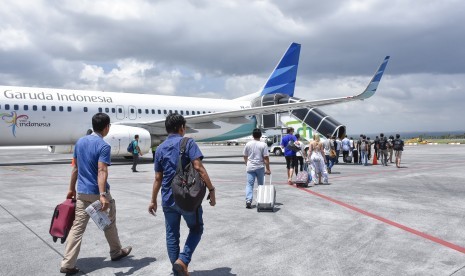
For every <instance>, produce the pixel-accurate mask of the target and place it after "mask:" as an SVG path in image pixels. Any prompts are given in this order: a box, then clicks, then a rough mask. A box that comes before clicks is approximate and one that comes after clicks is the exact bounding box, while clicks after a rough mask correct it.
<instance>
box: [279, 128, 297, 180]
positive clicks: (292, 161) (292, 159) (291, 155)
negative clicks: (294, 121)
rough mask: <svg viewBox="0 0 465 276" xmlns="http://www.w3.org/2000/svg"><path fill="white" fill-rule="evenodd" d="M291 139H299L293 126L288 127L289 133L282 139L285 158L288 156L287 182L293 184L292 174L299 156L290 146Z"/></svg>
mask: <svg viewBox="0 0 465 276" xmlns="http://www.w3.org/2000/svg"><path fill="white" fill-rule="evenodd" d="M290 141H294V142H295V141H297V138H296V137H295V136H294V128H293V127H288V128H287V135H286V136H284V137H283V139H282V140H281V148H283V149H284V158H286V168H287V182H288V184H290V185H292V183H293V182H292V175H293V174H294V167H295V165H297V156H296V153H295V151H293V150H292V149H290V148H289V147H288V144H289V142H290Z"/></svg>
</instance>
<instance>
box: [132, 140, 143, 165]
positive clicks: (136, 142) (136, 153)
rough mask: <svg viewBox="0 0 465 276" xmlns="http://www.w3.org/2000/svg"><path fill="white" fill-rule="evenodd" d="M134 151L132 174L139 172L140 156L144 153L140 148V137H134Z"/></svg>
mask: <svg viewBox="0 0 465 276" xmlns="http://www.w3.org/2000/svg"><path fill="white" fill-rule="evenodd" d="M132 146H133V151H132V167H131V170H132V172H139V171H138V170H137V164H139V155H140V156H142V152H141V151H140V148H139V135H138V134H136V135H134V140H133V141H132Z"/></svg>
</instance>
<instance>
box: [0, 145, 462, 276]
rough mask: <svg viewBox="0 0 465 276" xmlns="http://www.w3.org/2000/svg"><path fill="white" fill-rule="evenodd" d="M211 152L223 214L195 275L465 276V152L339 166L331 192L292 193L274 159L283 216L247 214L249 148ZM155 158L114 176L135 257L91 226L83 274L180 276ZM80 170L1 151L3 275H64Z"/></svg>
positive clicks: (122, 226) (123, 165) (208, 216)
mask: <svg viewBox="0 0 465 276" xmlns="http://www.w3.org/2000/svg"><path fill="white" fill-rule="evenodd" d="M200 148H201V150H202V152H203V154H204V155H205V159H204V165H205V167H206V169H207V171H208V173H209V175H210V178H211V179H212V181H213V183H214V185H215V186H216V191H217V205H216V206H215V207H211V206H209V204H208V203H207V202H204V204H203V209H204V217H203V218H204V223H205V230H204V234H203V237H202V240H201V242H200V244H199V246H198V247H197V249H196V251H195V253H194V256H193V259H192V262H191V263H190V265H189V271H190V272H191V275H192V276H201V275H207V276H217V275H455V276H457V275H465V227H464V226H465V201H464V198H465V185H464V182H465V181H464V179H465V170H464V169H463V168H464V165H465V145H418V146H407V147H406V148H405V151H404V153H403V158H402V167H401V168H396V166H395V165H394V164H390V165H389V166H387V167H383V166H381V165H371V166H359V165H354V164H341V162H340V164H339V165H336V166H335V167H334V168H333V170H332V171H333V173H332V174H330V175H329V176H330V179H329V180H330V184H329V185H317V186H312V187H309V188H297V187H295V186H293V185H292V186H291V185H288V184H287V183H286V180H287V177H286V169H285V162H284V158H283V157H279V156H271V157H270V159H271V170H272V176H273V177H272V184H273V185H275V186H276V190H277V199H276V201H277V208H276V210H275V212H274V213H271V212H266V213H265V212H257V211H256V208H253V209H251V210H250V209H246V208H245V179H246V176H245V166H244V163H243V158H242V149H243V146H229V147H228V146H214V145H200ZM341 160H342V158H341ZM151 161H152V160H151V155H150V154H149V155H147V156H145V157H144V158H143V162H142V163H141V164H140V165H139V166H138V170H139V171H140V172H139V173H132V172H131V169H130V167H131V161H130V160H125V159H115V160H113V165H112V166H111V167H110V168H109V183H110V185H111V191H112V196H113V197H114V198H115V200H116V208H117V227H118V230H119V236H120V239H121V242H122V245H123V246H126V245H132V246H133V251H132V253H131V254H130V255H129V256H128V257H126V258H124V259H122V260H120V261H118V262H112V261H111V260H110V256H109V252H108V251H109V248H108V245H107V243H106V240H105V238H104V235H103V233H102V232H101V231H100V230H99V229H98V228H97V226H96V225H95V224H94V223H93V222H92V220H90V221H89V224H88V227H87V230H86V233H85V234H84V238H83V242H82V247H81V252H80V254H79V258H78V261H77V266H78V267H79V268H80V269H81V270H82V273H80V274H77V275H170V274H171V264H170V262H169V259H168V256H167V252H166V244H165V228H164V217H163V212H162V211H161V208H160V207H159V211H158V212H157V216H155V217H153V216H151V215H149V214H148V212H147V207H148V204H149V202H150V197H151V190H152V184H153V180H154V171H153V163H152V162H151ZM70 163H71V155H69V154H50V153H48V151H47V150H46V149H45V148H43V147H30V148H0V189H1V193H0V256H1V257H0V275H5V276H6V275H15V276H16V275H63V274H61V273H59V269H60V261H61V259H62V257H63V252H64V245H63V244H61V243H60V242H59V241H58V242H57V243H54V242H53V241H52V237H51V236H50V235H49V233H48V231H49V227H50V221H51V217H52V213H53V210H54V208H55V206H56V205H57V204H59V203H61V202H62V201H63V200H64V199H65V196H66V192H67V189H68V183H69V179H70V172H71V166H70ZM159 202H160V200H159ZM182 225H183V227H182V231H181V241H182V244H181V246H183V241H184V240H185V238H186V235H187V227H185V223H184V222H182Z"/></svg>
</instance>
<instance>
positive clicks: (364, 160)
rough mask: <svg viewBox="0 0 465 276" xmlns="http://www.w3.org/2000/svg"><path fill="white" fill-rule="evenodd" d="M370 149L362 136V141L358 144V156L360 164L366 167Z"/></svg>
mask: <svg viewBox="0 0 465 276" xmlns="http://www.w3.org/2000/svg"><path fill="white" fill-rule="evenodd" d="M369 148H370V142H369V141H368V140H367V139H366V136H365V135H363V136H362V141H361V142H360V155H361V160H362V164H363V165H364V166H368V152H369Z"/></svg>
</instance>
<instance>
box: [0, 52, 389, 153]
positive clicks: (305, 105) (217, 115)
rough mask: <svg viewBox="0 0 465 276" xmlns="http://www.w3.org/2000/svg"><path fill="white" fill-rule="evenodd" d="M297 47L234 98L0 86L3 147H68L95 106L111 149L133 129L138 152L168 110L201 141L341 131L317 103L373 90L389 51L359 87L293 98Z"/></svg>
mask: <svg viewBox="0 0 465 276" xmlns="http://www.w3.org/2000/svg"><path fill="white" fill-rule="evenodd" d="M300 48H301V45H300V44H298V43H291V45H290V46H289V48H288V49H287V51H286V52H285V53H284V55H283V56H282V58H281V59H280V61H279V62H278V64H277V66H276V68H275V69H274V70H273V72H272V73H271V75H270V76H269V78H268V80H267V82H266V83H265V85H264V86H263V88H262V89H260V90H259V91H258V92H255V93H252V94H249V95H246V96H242V97H238V98H235V99H211V98H197V97H181V96H164V95H149V94H135V93H119V92H102V91H83V90H69V89H53V88H35V87H17V86H0V118H1V121H0V146H49V151H50V152H52V153H71V152H72V150H73V145H74V144H75V143H76V141H77V140H78V139H79V138H80V137H82V136H84V135H86V134H90V133H92V123H91V121H92V120H91V118H92V116H93V115H94V114H95V113H97V112H104V113H107V114H108V115H109V116H110V118H111V128H110V132H109V134H108V135H107V136H106V137H105V141H107V142H108V143H109V144H110V145H111V148H112V156H130V155H131V154H130V153H128V152H127V145H128V144H129V143H130V142H131V141H132V140H133V138H134V135H135V134H138V135H139V137H140V139H139V147H140V148H141V151H142V152H143V153H148V152H149V151H150V149H151V147H153V146H156V145H159V144H160V143H161V142H163V141H164V140H165V139H166V137H167V134H166V131H165V126H164V122H165V118H166V116H167V114H169V113H179V114H181V115H183V116H184V117H185V119H186V122H187V123H186V127H187V134H186V136H188V137H192V138H194V139H195V140H196V141H199V142H208V141H226V140H230V139H236V138H240V137H244V136H247V135H250V133H251V132H252V130H253V129H254V128H256V127H259V128H263V129H266V128H273V127H277V126H279V125H281V124H283V123H284V124H285V123H286V121H285V120H290V119H292V120H296V119H298V120H300V121H302V122H303V123H305V124H307V125H308V126H309V127H311V128H312V129H313V130H314V131H316V132H319V133H322V134H326V133H331V134H334V135H336V136H339V137H342V136H343V135H344V134H345V126H344V125H342V124H340V123H338V122H337V121H335V120H334V119H332V118H331V117H329V116H327V115H326V114H324V113H323V112H322V111H321V110H319V109H318V108H317V107H319V106H325V105H331V104H338V103H344V102H350V101H356V100H364V99H367V98H369V97H371V96H373V95H374V94H375V92H376V89H377V87H378V84H379V82H380V80H381V77H382V75H383V73H384V71H385V69H386V65H387V63H388V61H389V56H386V58H385V59H384V60H383V62H382V63H381V65H380V66H379V68H378V69H377V71H376V72H375V74H374V76H373V77H372V79H371V81H370V83H369V84H368V86H367V88H366V89H365V90H364V91H363V92H361V93H360V94H357V95H354V96H348V97H338V98H330V99H321V100H308V101H307V100H304V99H300V98H296V97H294V88H295V81H296V77H297V68H298V63H299V56H300ZM286 118H287V119H286ZM283 120H284V121H283Z"/></svg>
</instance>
